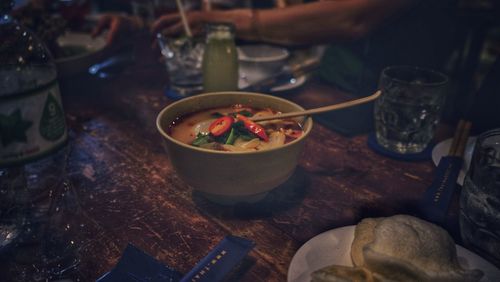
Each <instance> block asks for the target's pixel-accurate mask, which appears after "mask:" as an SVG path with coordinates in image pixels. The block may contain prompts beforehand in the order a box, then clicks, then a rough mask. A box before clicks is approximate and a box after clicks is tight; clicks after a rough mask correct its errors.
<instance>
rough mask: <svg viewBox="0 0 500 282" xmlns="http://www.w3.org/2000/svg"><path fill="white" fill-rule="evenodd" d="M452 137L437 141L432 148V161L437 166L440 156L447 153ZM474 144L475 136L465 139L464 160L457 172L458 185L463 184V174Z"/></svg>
mask: <svg viewBox="0 0 500 282" xmlns="http://www.w3.org/2000/svg"><path fill="white" fill-rule="evenodd" d="M451 141H452V138H450V139H447V140H444V141H442V142H440V143H438V144H437V145H436V146H434V148H433V149H432V161H433V162H434V164H435V165H436V166H437V165H438V164H439V161H440V160H441V157H442V156H446V155H448V151H449V150H450V146H451ZM474 144H476V137H469V139H468V140H467V146H466V147H465V151H464V162H463V165H462V169H461V170H460V173H459V174H458V178H457V183H458V184H460V185H463V184H464V178H465V174H466V173H467V171H468V170H469V166H470V161H471V159H472V152H473V151H474Z"/></svg>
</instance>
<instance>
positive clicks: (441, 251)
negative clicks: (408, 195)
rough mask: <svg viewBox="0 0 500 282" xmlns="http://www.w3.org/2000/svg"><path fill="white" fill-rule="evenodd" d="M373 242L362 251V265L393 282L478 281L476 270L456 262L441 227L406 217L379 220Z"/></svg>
mask: <svg viewBox="0 0 500 282" xmlns="http://www.w3.org/2000/svg"><path fill="white" fill-rule="evenodd" d="M372 236H373V241H372V242H371V243H368V244H365V245H364V246H363V247H362V248H363V249H362V253H363V259H364V266H365V267H366V268H368V269H370V270H371V271H373V272H375V273H378V274H381V275H382V276H384V277H386V278H388V279H393V280H397V281H436V280H437V281H479V279H480V278H481V277H482V276H483V273H482V271H480V270H465V269H463V268H462V267H461V266H460V265H459V263H458V257H457V250H456V247H455V243H454V241H453V239H452V238H451V236H450V235H449V234H448V233H447V232H446V230H444V229H443V228H441V227H439V226H437V225H434V224H432V223H430V222H427V221H424V220H421V219H419V218H416V217H413V216H408V215H396V216H392V217H388V218H385V219H382V220H381V221H380V222H379V223H378V224H376V226H375V228H374V229H373V234H372Z"/></svg>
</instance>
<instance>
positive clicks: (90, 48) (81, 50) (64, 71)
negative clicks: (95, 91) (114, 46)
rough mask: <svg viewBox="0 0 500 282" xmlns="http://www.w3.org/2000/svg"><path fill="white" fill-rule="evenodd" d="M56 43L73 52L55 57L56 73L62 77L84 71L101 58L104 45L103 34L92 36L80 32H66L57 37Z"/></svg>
mask: <svg viewBox="0 0 500 282" xmlns="http://www.w3.org/2000/svg"><path fill="white" fill-rule="evenodd" d="M57 43H58V44H59V46H60V47H61V48H63V49H64V48H67V49H69V50H72V52H73V53H74V54H72V55H70V56H67V57H62V58H56V59H55V63H56V67H57V73H58V75H59V77H62V78H67V77H72V76H75V75H79V74H83V73H86V72H87V70H88V68H89V67H90V66H92V65H93V64H95V63H97V62H99V60H101V59H102V57H103V53H104V48H105V47H106V39H105V38H104V36H98V37H96V38H92V36H90V34H88V33H80V32H67V33H65V34H64V35H63V36H61V37H59V38H58V39H57Z"/></svg>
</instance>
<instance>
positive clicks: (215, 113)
mask: <svg viewBox="0 0 500 282" xmlns="http://www.w3.org/2000/svg"><path fill="white" fill-rule="evenodd" d="M210 115H211V116H213V117H214V118H220V117H223V116H224V115H223V114H221V113H219V112H213V113H211V114H210Z"/></svg>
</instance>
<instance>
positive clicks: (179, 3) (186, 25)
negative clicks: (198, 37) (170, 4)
mask: <svg viewBox="0 0 500 282" xmlns="http://www.w3.org/2000/svg"><path fill="white" fill-rule="evenodd" d="M175 2H176V3H177V8H178V9H179V13H180V14H181V19H182V25H183V26H184V31H185V32H186V35H187V36H188V37H192V36H193V34H192V33H191V29H190V28H189V24H188V22H187V19H186V13H185V12H184V6H182V3H181V0H175Z"/></svg>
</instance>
